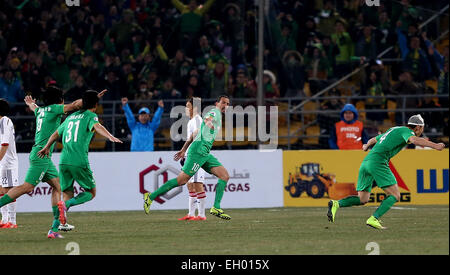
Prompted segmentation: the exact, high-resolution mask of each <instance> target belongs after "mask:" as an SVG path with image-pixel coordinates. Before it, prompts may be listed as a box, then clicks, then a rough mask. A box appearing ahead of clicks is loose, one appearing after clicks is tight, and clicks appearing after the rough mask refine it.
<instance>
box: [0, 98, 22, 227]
mask: <svg viewBox="0 0 450 275" xmlns="http://www.w3.org/2000/svg"><path fill="white" fill-rule="evenodd" d="M9 112H10V107H9V104H8V102H7V101H6V100H4V99H0V146H1V147H0V197H1V196H3V195H4V194H6V193H7V192H8V191H9V190H11V188H13V187H15V186H18V185H19V160H18V158H17V151H16V139H15V133H14V125H13V123H12V121H11V119H10V118H9V117H7V115H8V114H9ZM1 213H2V220H1V222H0V228H17V223H16V202H15V201H14V202H11V203H10V204H8V205H5V206H3V207H1Z"/></svg>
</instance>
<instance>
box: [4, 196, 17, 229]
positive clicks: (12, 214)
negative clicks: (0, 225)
mask: <svg viewBox="0 0 450 275" xmlns="http://www.w3.org/2000/svg"><path fill="white" fill-rule="evenodd" d="M6 206H8V217H9V222H10V223H12V224H16V202H15V201H13V202H12V203H10V204H8V205H6Z"/></svg>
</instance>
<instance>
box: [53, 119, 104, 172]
mask: <svg viewBox="0 0 450 275" xmlns="http://www.w3.org/2000/svg"><path fill="white" fill-rule="evenodd" d="M96 123H98V116H97V114H95V113H93V112H91V111H89V110H80V111H77V112H75V113H73V114H71V115H70V116H68V117H67V118H66V120H65V121H64V123H63V124H61V126H59V128H58V134H59V135H60V136H62V144H63V149H62V152H61V158H60V161H59V164H65V165H72V166H78V167H84V168H86V167H89V159H88V152H89V144H90V143H91V139H92V136H93V135H94V131H93V128H94V125H95V124H96Z"/></svg>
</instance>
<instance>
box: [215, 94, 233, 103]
mask: <svg viewBox="0 0 450 275" xmlns="http://www.w3.org/2000/svg"><path fill="white" fill-rule="evenodd" d="M222 98H228V99H230V98H229V97H228V96H227V95H219V96H218V97H217V100H216V102H220V100H221V99H222Z"/></svg>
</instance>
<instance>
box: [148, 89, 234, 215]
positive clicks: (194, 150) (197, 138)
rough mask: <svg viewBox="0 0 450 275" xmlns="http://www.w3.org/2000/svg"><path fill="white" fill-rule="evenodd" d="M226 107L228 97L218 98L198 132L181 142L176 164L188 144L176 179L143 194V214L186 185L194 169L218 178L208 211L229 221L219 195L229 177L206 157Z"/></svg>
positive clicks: (224, 170) (217, 163)
mask: <svg viewBox="0 0 450 275" xmlns="http://www.w3.org/2000/svg"><path fill="white" fill-rule="evenodd" d="M229 105H230V99H229V98H228V96H225V95H222V96H219V98H218V99H217V101H216V107H215V108H213V109H212V110H211V111H209V112H208V113H207V114H206V115H205V117H204V118H203V122H202V124H201V126H200V129H198V130H196V131H195V132H194V133H193V134H192V135H191V137H190V138H189V139H188V140H187V141H186V142H185V143H184V146H183V148H181V150H180V151H179V152H177V153H176V154H175V156H174V160H175V161H178V160H179V159H181V158H183V157H184V156H185V153H186V150H187V149H188V147H189V145H191V147H190V149H189V151H188V154H187V158H186V161H185V162H184V165H183V168H182V169H181V170H182V171H181V172H180V174H179V175H178V176H177V177H176V178H174V179H171V180H169V181H167V182H166V183H164V185H162V186H161V187H160V188H158V189H157V190H156V191H155V192H153V193H145V194H144V211H145V213H146V214H148V213H149V211H150V205H151V203H152V202H153V201H154V200H155V199H156V198H157V197H159V196H161V195H163V194H165V193H167V192H168V191H170V190H171V189H173V188H175V187H178V186H182V185H184V184H186V183H187V182H188V181H189V179H190V178H191V177H192V176H193V175H195V173H197V171H198V169H200V168H203V170H205V171H206V172H208V173H210V174H213V175H215V176H216V177H217V178H219V179H218V182H217V186H216V196H215V200H214V206H213V207H212V208H211V209H210V214H212V215H214V216H217V217H219V218H222V219H225V220H229V219H231V217H230V216H229V215H227V214H225V213H224V211H223V210H222V209H221V208H220V202H221V201H222V197H223V193H224V191H225V187H226V185H227V182H228V179H229V178H230V176H229V175H228V171H227V170H226V169H225V167H223V165H222V164H221V163H220V162H219V161H218V160H217V159H216V158H215V157H214V156H213V155H211V154H210V151H211V147H212V145H213V143H214V140H215V138H216V136H217V133H218V132H219V131H220V127H221V126H222V113H225V110H226V108H227V107H228V106H229ZM191 143H192V144H191Z"/></svg>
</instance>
